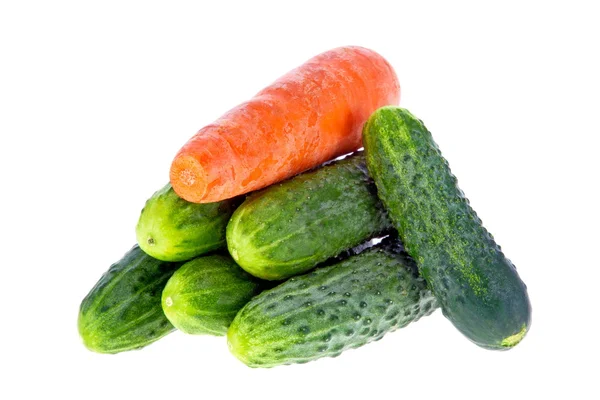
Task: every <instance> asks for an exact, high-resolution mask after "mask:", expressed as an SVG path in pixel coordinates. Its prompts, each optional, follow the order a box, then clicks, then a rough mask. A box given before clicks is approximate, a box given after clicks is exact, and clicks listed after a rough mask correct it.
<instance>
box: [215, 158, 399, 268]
mask: <svg viewBox="0 0 600 400" xmlns="http://www.w3.org/2000/svg"><path fill="white" fill-rule="evenodd" d="M390 227H391V223H390V221H389V220H388V218H387V215H386V213H385V211H384V209H383V206H382V205H381V203H380V201H379V199H378V198H377V194H376V189H375V185H374V184H373V182H372V180H371V179H370V178H369V177H368V175H367V170H366V166H365V159H364V155H363V154H362V153H359V154H355V155H353V156H350V157H347V158H345V159H344V160H341V161H337V162H334V163H332V164H329V165H326V166H324V167H321V168H319V169H316V170H313V171H310V172H307V173H304V174H301V175H297V176H296V177H294V178H292V179H290V180H287V181H285V182H283V183H280V184H276V185H273V186H270V187H268V188H266V189H263V190H261V191H259V192H256V193H254V194H251V195H250V196H249V197H248V198H246V200H245V201H244V203H242V205H241V206H240V207H239V208H238V209H237V210H236V211H235V212H234V213H233V216H232V217H231V220H230V222H229V224H228V225H227V247H228V248H229V252H230V253H231V255H232V256H233V258H234V259H235V261H236V262H237V263H238V264H239V265H240V266H241V267H242V268H244V269H245V270H246V271H248V272H249V273H251V274H252V275H254V276H257V277H259V278H262V279H268V280H279V279H284V278H287V277H290V276H293V275H297V274H300V273H303V272H306V271H307V270H310V269H311V268H313V267H315V266H316V265H317V264H318V263H320V262H322V261H325V260H327V259H329V258H331V257H333V256H335V255H337V254H339V253H340V252H342V251H343V250H346V249H348V248H351V247H353V246H356V245H357V244H359V243H361V242H363V241H365V240H367V239H369V238H372V237H375V236H377V235H378V234H381V233H382V232H384V231H386V230H387V229H389V228H390Z"/></svg>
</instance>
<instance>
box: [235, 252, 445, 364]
mask: <svg viewBox="0 0 600 400" xmlns="http://www.w3.org/2000/svg"><path fill="white" fill-rule="evenodd" d="M436 307H437V301H436V299H435V298H434V296H433V294H432V293H431V292H430V291H429V290H428V289H427V287H426V284H425V281H424V280H423V279H422V278H421V277H420V276H419V275H418V273H417V267H416V265H415V264H414V261H413V260H412V259H411V258H410V257H408V255H407V254H406V253H403V252H401V251H398V247H397V245H396V246H394V245H392V244H390V243H385V244H384V243H381V244H379V245H376V246H374V247H371V248H369V249H367V250H365V251H363V252H362V253H360V254H358V255H354V256H351V257H349V258H347V259H345V260H343V261H341V262H338V263H335V264H333V265H329V266H325V267H322V268H317V269H316V270H315V271H313V272H310V273H307V274H305V275H301V276H296V277H293V278H290V279H288V280H287V281H285V282H284V283H282V284H280V285H279V286H276V287H275V288H273V289H270V290H266V291H264V292H262V293H261V294H259V295H258V296H256V297H254V298H253V299H252V300H250V302H249V303H248V304H247V305H246V306H245V307H244V308H242V310H241V311H240V312H239V313H238V314H237V316H236V317H235V319H234V320H233V323H232V324H231V327H230V328H229V331H228V333H227V339H228V344H229V349H230V351H231V352H232V353H233V354H234V355H235V356H236V357H237V358H238V359H240V360H241V361H242V362H243V363H245V364H246V365H248V366H250V367H274V366H277V365H283V364H293V363H304V362H308V361H312V360H316V359H318V358H321V357H335V356H337V355H339V354H340V353H341V352H343V351H345V350H347V349H350V348H356V347H359V346H362V345H364V344H366V343H369V342H371V341H374V340H378V339H381V338H382V337H383V335H385V334H386V333H387V332H390V331H393V330H395V329H397V328H402V327H404V326H406V325H408V324H409V323H410V322H412V321H416V320H418V319H419V318H421V317H422V316H424V315H429V314H431V313H432V312H433V310H434V309H435V308H436Z"/></svg>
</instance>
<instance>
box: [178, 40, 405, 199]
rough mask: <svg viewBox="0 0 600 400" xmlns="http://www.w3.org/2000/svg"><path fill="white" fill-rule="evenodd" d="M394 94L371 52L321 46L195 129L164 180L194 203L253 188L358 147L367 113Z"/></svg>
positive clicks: (382, 64)
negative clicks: (319, 51) (317, 52)
mask: <svg viewBox="0 0 600 400" xmlns="http://www.w3.org/2000/svg"><path fill="white" fill-rule="evenodd" d="M399 98H400V85H399V83H398V78H397V77H396V74H395V73H394V70H393V69H392V67H391V66H390V65H389V63H388V62H387V61H386V60H385V59H384V58H383V57H381V56H380V55H379V54H377V53H375V52H374V51H372V50H368V49H365V48H362V47H340V48H337V49H334V50H331V51H327V52H325V53H322V54H320V55H318V56H316V57H314V58H312V59H310V60H309V61H308V62H306V63H305V64H303V65H302V66H300V67H298V68H296V69H294V70H292V71H290V72H289V73H287V74H286V75H284V76H283V77H281V78H279V79H278V80H277V81H275V82H274V83H273V84H272V85H270V86H268V87H267V88H265V89H263V90H262V91H261V92H259V93H258V94H257V95H256V96H255V97H254V98H253V99H252V100H250V101H248V102H246V103H242V104H240V105H239V106H237V107H235V108H234V109H232V110H230V111H229V112H227V113H226V114H225V115H223V116H222V117H221V118H219V119H218V120H216V121H215V122H214V123H212V124H210V125H208V126H206V127H204V128H202V129H201V130H200V131H198V133H196V135H194V136H193V137H192V138H191V139H190V140H189V141H188V142H187V143H186V144H185V145H184V146H183V147H182V148H181V150H180V151H179V152H178V153H177V155H176V156H175V159H174V160H173V164H172V165H171V172H170V178H171V185H172V186H173V189H174V190H175V192H176V193H177V194H178V195H179V196H180V197H182V198H184V199H185V200H187V201H190V202H195V203H209V202H215V201H220V200H224V199H227V198H230V197H234V196H237V195H240V194H243V193H247V192H250V191H253V190H257V189H261V188H263V187H265V186H268V185H271V184H273V183H275V182H278V181H281V180H283V179H286V178H289V177H291V176H293V175H296V174H298V173H300V172H302V171H305V170H307V169H309V168H312V167H315V166H317V165H319V164H322V163H323V162H325V161H328V160H330V159H332V158H335V157H337V156H339V155H342V154H346V153H349V152H351V151H354V150H356V149H358V148H359V147H361V145H362V144H361V143H362V142H361V130H362V126H363V124H364V122H365V121H366V120H367V118H368V117H369V115H370V114H371V113H372V112H373V111H375V110H376V109H377V108H379V107H381V106H384V105H391V104H398V101H399Z"/></svg>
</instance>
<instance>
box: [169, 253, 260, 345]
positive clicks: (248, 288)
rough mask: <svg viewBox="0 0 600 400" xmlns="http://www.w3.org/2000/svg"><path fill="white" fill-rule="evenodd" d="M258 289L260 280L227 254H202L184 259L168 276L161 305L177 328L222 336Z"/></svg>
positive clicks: (195, 332)
mask: <svg viewBox="0 0 600 400" xmlns="http://www.w3.org/2000/svg"><path fill="white" fill-rule="evenodd" d="M260 290H261V287H260V282H259V281H258V280H257V279H256V278H254V277H253V276H251V275H250V274H248V273H247V272H245V271H244V270H243V269H241V268H240V267H239V266H238V265H237V264H236V263H235V262H234V261H233V260H232V259H231V257H229V256H228V255H226V256H225V255H211V256H204V257H198V258H196V259H194V260H192V261H188V262H186V263H185V264H184V265H183V266H181V268H180V269H179V270H178V271H177V272H176V273H175V274H174V275H173V276H172V277H171V279H169V282H168V283H167V285H166V286H165V289H164V290H163V294H162V306H163V310H164V312H165V315H166V316H167V318H168V319H169V321H171V323H172V324H173V325H175V327H176V328H177V329H179V330H181V331H183V332H185V333H190V334H210V335H216V336H222V335H225V334H226V333H227V328H228V327H229V325H230V324H231V321H233V318H234V317H235V315H236V314H237V312H238V311H239V310H240V309H241V308H242V307H243V306H244V305H246V303H247V302H248V301H250V299H251V298H252V296H254V295H256V294H258V293H259V292H260Z"/></svg>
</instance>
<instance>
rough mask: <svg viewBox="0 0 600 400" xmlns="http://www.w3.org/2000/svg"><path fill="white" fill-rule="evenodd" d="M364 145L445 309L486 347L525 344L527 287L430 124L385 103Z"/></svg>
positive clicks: (369, 123) (399, 224)
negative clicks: (468, 195)
mask: <svg viewBox="0 0 600 400" xmlns="http://www.w3.org/2000/svg"><path fill="white" fill-rule="evenodd" d="M363 143H364V146H365V151H366V155H367V166H368V168H369V172H370V173H371V176H372V177H373V179H374V180H375V182H376V184H377V189H378V194H379V197H380V198H381V200H382V201H383V204H384V205H385V206H386V208H387V210H388V212H389V214H390V217H391V219H392V220H393V222H394V225H395V227H396V229H397V230H398V233H399V236H400V238H401V239H402V241H403V242H404V245H405V247H406V250H407V251H408V253H409V254H410V255H411V256H412V257H414V259H415V260H416V262H417V265H418V266H419V269H420V272H421V274H422V276H423V277H424V278H425V280H426V281H427V282H428V284H429V286H430V287H431V289H432V290H433V293H434V294H435V295H436V297H437V298H438V300H439V301H440V304H441V307H442V311H443V313H444V315H445V316H446V317H447V318H448V319H449V320H450V321H451V322H452V323H453V324H454V325H455V326H456V328H458V330H459V331H461V332H462V333H463V334H464V335H465V336H467V337H468V338H469V339H470V340H471V341H473V342H475V343H476V344H478V345H479V346H482V347H484V348H488V349H497V350H503V349H508V348H511V347H513V346H515V345H516V344H517V343H519V341H520V340H521V339H522V338H523V337H524V336H525V334H526V332H527V330H528V329H529V326H530V323H531V305H530V302H529V297H528V295H527V288H526V286H525V284H524V283H523V282H522V281H521V279H520V278H519V275H518V274H517V271H516V269H515V267H514V265H513V264H512V263H511V261H510V260H508V259H507V258H506V257H505V256H504V254H503V253H502V251H501V249H500V247H499V246H498V245H497V244H496V243H495V241H494V239H493V237H492V235H491V234H489V233H488V231H487V230H486V229H485V228H484V227H483V225H482V223H481V220H480V219H479V218H478V217H477V215H476V213H475V211H473V209H472V208H471V207H470V205H469V202H468V200H467V199H466V198H465V197H464V194H463V192H462V191H461V190H460V189H459V188H458V186H457V182H456V178H455V177H454V175H452V173H451V171H450V168H449V166H448V163H447V162H446V160H445V159H444V158H443V157H442V155H441V153H440V151H439V149H438V147H437V145H436V144H435V142H434V141H433V138H432V136H431V134H430V133H429V131H428V130H427V129H426V128H425V126H424V125H423V123H422V122H421V121H420V120H418V119H417V118H415V117H414V116H413V115H412V114H410V112H408V111H407V110H405V109H401V108H398V107H384V108H381V109H379V110H377V111H376V112H375V113H374V114H372V116H371V117H370V118H369V120H368V121H367V123H366V124H365V127H364V130H363Z"/></svg>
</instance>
